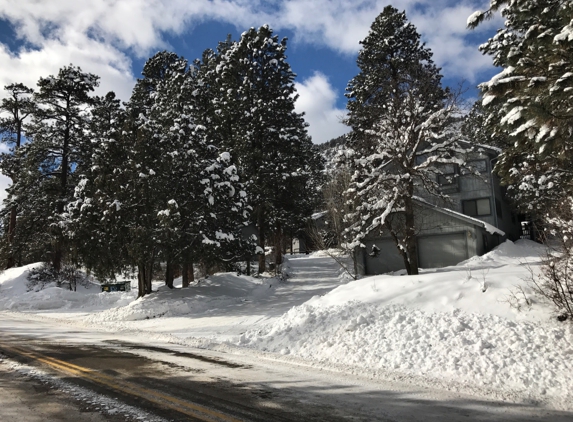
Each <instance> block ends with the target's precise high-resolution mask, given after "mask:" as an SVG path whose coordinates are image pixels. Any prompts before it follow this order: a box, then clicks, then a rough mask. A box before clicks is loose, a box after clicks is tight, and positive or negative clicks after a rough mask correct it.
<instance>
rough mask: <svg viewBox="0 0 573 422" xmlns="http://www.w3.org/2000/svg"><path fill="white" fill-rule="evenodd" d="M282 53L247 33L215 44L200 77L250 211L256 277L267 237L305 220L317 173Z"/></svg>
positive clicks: (263, 33)
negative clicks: (254, 231)
mask: <svg viewBox="0 0 573 422" xmlns="http://www.w3.org/2000/svg"><path fill="white" fill-rule="evenodd" d="M285 53H286V39H283V40H282V41H279V39H278V37H277V36H276V35H273V31H272V29H270V28H269V27H268V26H266V25H265V26H262V27H260V28H259V29H258V30H257V29H254V28H251V29H249V30H248V31H246V32H244V33H243V34H242V35H241V39H240V40H239V41H238V42H236V43H230V41H229V40H227V42H225V43H221V44H220V45H219V49H218V53H217V54H213V55H211V56H210V57H209V59H210V60H209V64H208V66H206V67H205V71H204V76H203V79H204V82H203V83H204V84H205V85H206V86H209V87H210V88H211V90H210V93H211V94H212V101H213V109H212V112H211V113H209V114H208V115H207V118H208V119H209V122H210V123H211V125H210V126H211V129H212V130H213V131H215V132H217V133H218V136H220V137H221V138H222V141H223V143H224V145H226V146H228V147H229V151H230V152H231V154H232V156H233V157H235V159H236V160H237V163H238V167H239V174H240V177H241V180H243V181H244V182H245V184H246V189H247V192H248V195H249V201H250V204H251V206H252V208H253V216H254V221H255V224H256V226H257V229H258V246H259V253H261V255H260V259H259V272H263V271H265V257H264V255H263V251H264V249H265V246H266V243H267V242H266V240H267V237H268V236H270V235H271V234H272V235H273V236H274V237H275V238H278V239H280V238H282V233H283V231H284V230H285V229H287V228H288V229H289V230H290V229H291V227H292V225H293V224H294V223H295V222H298V221H300V220H302V219H304V217H308V216H310V210H311V208H312V206H310V205H309V203H308V201H309V199H315V198H317V197H318V195H317V193H316V191H314V190H313V189H314V186H313V185H312V182H311V180H312V179H313V178H314V177H315V176H316V175H317V174H318V173H319V171H320V167H319V166H318V161H317V159H316V158H315V157H316V151H315V150H314V149H313V148H312V143H311V140H310V138H309V136H308V135H307V133H306V129H305V127H306V124H305V122H304V119H303V116H302V115H301V114H298V113H296V112H295V111H294V102H295V101H296V98H297V96H296V94H295V87H294V78H295V74H294V73H293V71H292V69H291V68H290V66H289V64H288V63H287V61H286V54H285ZM276 243H278V242H276ZM276 252H277V256H278V257H279V259H280V253H281V250H277V251H276Z"/></svg>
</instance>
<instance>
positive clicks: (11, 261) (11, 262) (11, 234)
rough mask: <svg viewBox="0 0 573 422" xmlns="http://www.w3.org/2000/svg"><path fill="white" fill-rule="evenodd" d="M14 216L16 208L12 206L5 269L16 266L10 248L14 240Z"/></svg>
mask: <svg viewBox="0 0 573 422" xmlns="http://www.w3.org/2000/svg"><path fill="white" fill-rule="evenodd" d="M16 214H17V207H16V206H15V205H14V206H13V207H12V209H10V222H9V225H8V246H9V248H10V250H9V252H8V261H7V262H6V269H8V268H12V267H14V266H15V265H16V258H15V257H14V251H13V250H12V247H13V245H14V238H15V237H16Z"/></svg>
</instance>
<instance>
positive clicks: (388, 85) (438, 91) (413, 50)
mask: <svg viewBox="0 0 573 422" xmlns="http://www.w3.org/2000/svg"><path fill="white" fill-rule="evenodd" d="M361 44H362V49H361V50H360V52H359V55H358V60H357V64H358V67H359V68H360V73H359V74H358V75H357V76H355V77H354V78H353V79H352V80H351V81H350V82H349V84H348V88H347V94H346V96H347V97H348V104H347V108H348V117H347V119H346V123H347V124H348V125H349V126H351V127H352V132H351V133H350V134H349V136H348V139H347V149H348V151H347V152H346V153H347V155H348V156H349V157H350V158H349V160H348V165H349V168H350V170H351V173H352V175H353V176H352V181H351V186H350V189H349V190H348V191H347V193H348V195H349V197H350V199H351V200H352V201H353V203H357V204H358V205H357V207H356V209H355V211H354V212H351V213H349V214H348V215H347V216H346V219H347V220H349V221H356V224H355V225H354V226H353V227H351V228H350V230H349V232H348V233H347V236H348V241H349V242H348V243H349V246H350V247H352V248H355V247H359V246H360V245H361V241H362V239H364V237H365V236H367V235H369V234H374V233H380V232H382V231H386V232H387V233H389V234H390V235H391V237H392V238H393V239H394V241H395V243H396V245H397V248H398V251H399V252H400V254H401V255H402V257H403V259H404V265H405V267H406V269H407V271H408V274H417V273H418V258H417V239H416V233H417V230H416V227H415V222H414V196H415V195H417V194H420V192H421V191H424V192H425V194H426V195H428V194H429V195H434V196H437V197H446V195H445V194H443V193H442V192H441V190H440V185H439V184H438V183H437V176H438V175H440V174H441V173H442V167H440V166H443V165H448V164H455V165H463V159H461V158H459V157H460V154H462V153H463V152H464V151H463V148H462V147H461V146H460V145H459V143H458V142H457V139H458V137H457V134H455V133H453V130H454V127H453V126H452V119H451V117H452V115H453V114H454V113H455V112H456V107H455V106H454V104H453V103H452V97H451V95H449V91H448V90H445V89H443V88H442V86H441V78H442V76H441V75H440V72H439V69H438V68H437V67H436V66H435V64H434V63H433V61H432V53H431V51H430V50H429V49H428V48H426V47H425V46H424V45H423V44H421V43H420V35H419V34H418V33H417V31H416V28H415V27H414V25H412V24H411V23H408V21H407V19H406V14H405V13H404V12H399V11H398V10H397V9H395V8H393V7H391V6H387V7H386V8H384V11H383V12H382V13H381V14H380V15H379V16H378V17H377V18H376V19H375V21H374V23H373V24H372V26H371V28H370V33H369V34H368V36H367V37H366V38H365V39H364V41H362V42H361Z"/></svg>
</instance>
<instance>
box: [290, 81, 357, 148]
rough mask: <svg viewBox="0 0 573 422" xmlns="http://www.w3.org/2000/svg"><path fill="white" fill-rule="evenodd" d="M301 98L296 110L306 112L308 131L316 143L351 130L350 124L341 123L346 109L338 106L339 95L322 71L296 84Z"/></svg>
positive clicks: (297, 102)
mask: <svg viewBox="0 0 573 422" xmlns="http://www.w3.org/2000/svg"><path fill="white" fill-rule="evenodd" d="M296 89H297V91H298V94H299V98H298V100H297V101H296V104H295V108H296V111H297V112H299V113H301V112H305V120H306V121H307V123H308V124H309V127H308V133H309V134H310V136H311V137H312V140H313V142H314V143H315V144H320V143H323V142H326V141H329V140H330V139H332V138H336V137H338V136H340V135H343V134H345V133H347V132H348V131H349V128H348V126H346V125H344V124H342V123H341V119H342V117H344V115H345V114H346V110H344V109H339V108H336V98H337V96H338V95H339V93H337V92H336V91H335V90H334V89H333V88H332V86H331V85H330V83H329V82H328V78H327V77H326V76H325V75H323V74H322V73H320V72H315V73H314V75H313V76H311V77H310V78H308V79H305V80H304V81H303V82H301V83H297V84H296Z"/></svg>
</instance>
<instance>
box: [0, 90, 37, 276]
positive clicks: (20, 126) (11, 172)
mask: <svg viewBox="0 0 573 422" xmlns="http://www.w3.org/2000/svg"><path fill="white" fill-rule="evenodd" d="M4 89H5V90H6V91H7V92H8V96H7V97H6V98H4V99H3V100H2V102H1V103H0V113H1V115H2V116H5V117H1V118H0V133H1V134H2V142H4V143H6V144H8V145H9V147H10V151H9V153H3V154H2V155H1V160H2V164H1V168H2V173H3V174H4V175H6V176H8V177H10V179H12V184H14V183H16V182H17V180H18V174H19V172H20V164H19V162H20V156H19V155H20V146H21V145H22V140H23V135H24V122H25V120H26V119H27V118H28V116H30V114H32V113H33V112H34V108H35V104H34V101H33V99H32V94H33V92H34V91H33V90H32V89H30V88H28V87H27V86H25V85H23V84H20V83H18V84H11V85H8V86H6V87H4ZM5 205H6V207H5V209H9V210H10V215H9V219H8V230H7V233H6V235H7V236H6V242H7V243H6V244H5V245H3V246H4V249H5V250H6V268H11V267H13V266H14V265H16V257H15V251H14V241H15V237H16V221H17V220H16V217H17V213H18V201H17V200H16V198H14V196H13V195H11V194H9V195H8V198H7V199H6V202H5Z"/></svg>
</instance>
